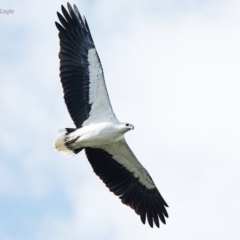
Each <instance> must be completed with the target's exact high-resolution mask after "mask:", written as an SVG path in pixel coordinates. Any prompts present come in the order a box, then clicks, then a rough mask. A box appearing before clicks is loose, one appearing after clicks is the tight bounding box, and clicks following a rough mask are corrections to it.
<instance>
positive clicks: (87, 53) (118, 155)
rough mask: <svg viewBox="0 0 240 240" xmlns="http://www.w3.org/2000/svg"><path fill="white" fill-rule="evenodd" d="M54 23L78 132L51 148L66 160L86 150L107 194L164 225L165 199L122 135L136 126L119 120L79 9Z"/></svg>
mask: <svg viewBox="0 0 240 240" xmlns="http://www.w3.org/2000/svg"><path fill="white" fill-rule="evenodd" d="M62 13H63V15H61V14H60V13H57V14H58V18H59V20H60V22H61V25H60V24H59V23H57V22H56V27H57V28H58V30H59V38H60V53H59V58H60V77H61V82H62V87H63V91H64V99H65V103H66V105H67V108H68V111H69V113H70V116H71V118H72V119H73V122H74V123H75V126H76V128H65V129H64V130H63V131H61V132H60V134H59V135H58V137H57V139H56V141H55V143H54V146H55V149H56V150H58V151H60V152H62V153H63V154H66V155H74V154H77V153H79V152H80V151H81V150H83V149H84V150H85V153H86V156H87V158H88V160H89V162H90V164H91V166H92V168H93V171H94V172H95V173H96V174H97V175H98V176H99V177H100V179H101V180H102V181H103V182H104V183H105V184H106V186H107V187H108V188H109V190H110V191H111V192H113V193H114V194H115V195H117V196H118V197H119V198H120V199H121V201H122V202H123V203H124V204H126V205H128V206H130V207H131V208H132V209H134V210H135V212H136V213H137V214H138V215H140V217H141V220H142V222H143V223H145V221H146V218H147V219H148V223H149V225H150V226H151V227H153V222H154V223H155V225H156V226H157V227H159V219H160V220H161V221H162V222H163V223H164V224H165V217H168V213H167V211H166V207H167V206H168V205H167V203H166V202H165V200H164V199H163V198H162V196H161V194H160V193H159V191H158V189H157V187H156V185H155V184H154V182H153V180H152V178H151V177H150V175H149V173H148V172H147V170H146V169H145V168H144V167H143V166H142V165H141V163H140V162H139V161H138V159H137V158H136V156H135V155H134V154H133V152H132V151H131V149H130V148H129V146H128V144H127V143H126V140H125V138H124V134H125V133H126V132H128V131H130V130H133V129H134V127H133V126H132V125H131V124H129V123H122V122H120V121H118V119H117V117H116V116H115V114H114V112H113V109H112V106H111V103H110V99H109V96H108V92H107V88H106V84H105V80H104V74H103V68H102V65H101V62H100V58H99V56H98V53H97V50H96V47H95V44H94V42H93V39H92V36H91V33H90V30H89V27H88V24H87V21H86V19H85V18H82V17H81V15H80V13H79V11H78V9H77V7H76V6H75V5H74V9H73V8H72V7H71V5H70V4H68V12H67V10H66V9H65V8H64V7H63V6H62Z"/></svg>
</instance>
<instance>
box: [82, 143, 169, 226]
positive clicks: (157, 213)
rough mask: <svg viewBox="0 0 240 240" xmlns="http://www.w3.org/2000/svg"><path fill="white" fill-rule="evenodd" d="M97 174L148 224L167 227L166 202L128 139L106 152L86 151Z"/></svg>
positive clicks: (107, 147) (111, 146) (89, 149)
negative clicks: (161, 223) (162, 224)
mask: <svg viewBox="0 0 240 240" xmlns="http://www.w3.org/2000/svg"><path fill="white" fill-rule="evenodd" d="M85 151H86V155H87V158H88V160H89V162H90V164H91V165H92V168H93V170H94V172H95V173H96V174H97V175H98V176H99V177H100V178H101V179H102V181H103V182H104V183H105V184H106V186H107V187H108V188H109V190H110V191H111V192H113V193H114V194H115V195H117V196H119V198H120V199H121V200H122V202H123V203H124V204H126V205H128V206H130V207H131V208H132V209H134V210H135V212H136V213H137V214H138V215H140V217H141V220H142V222H143V223H144V224H145V220H146V217H147V219H148V223H149V225H150V226H151V227H153V221H154V223H155V225H156V226H157V227H159V219H160V220H161V221H162V222H163V223H164V224H165V217H168V213H167V211H166V208H165V207H168V205H167V203H166V202H165V201H164V199H163V198H162V196H161V194H160V193H159V191H158V189H157V187H156V186H155V184H154V182H153V180H152V178H151V177H150V175H149V173H148V172H147V170H146V169H145V168H144V167H143V166H142V165H141V163H140V162H139V161H138V160H137V158H136V157H135V155H134V154H133V152H132V151H131V149H130V148H129V147H128V145H127V143H126V141H125V140H124V139H122V140H120V141H119V142H117V143H113V144H110V145H107V146H104V147H102V148H86V149H85Z"/></svg>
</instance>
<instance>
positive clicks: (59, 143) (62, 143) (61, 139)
mask: <svg viewBox="0 0 240 240" xmlns="http://www.w3.org/2000/svg"><path fill="white" fill-rule="evenodd" d="M75 130H77V129H76V128H64V129H60V130H59V131H58V132H59V135H58V137H57V139H56V141H55V142H54V148H55V149H56V150H57V151H59V152H61V153H63V154H64V155H67V156H74V155H75V154H77V153H79V152H81V151H82V150H83V148H78V149H71V148H69V147H68V146H67V145H66V138H67V136H68V134H70V133H71V132H74V131H75Z"/></svg>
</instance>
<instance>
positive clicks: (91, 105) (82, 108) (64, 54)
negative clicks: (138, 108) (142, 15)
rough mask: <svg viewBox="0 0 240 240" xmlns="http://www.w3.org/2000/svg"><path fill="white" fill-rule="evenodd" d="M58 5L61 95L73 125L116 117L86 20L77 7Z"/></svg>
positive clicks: (112, 119) (78, 125)
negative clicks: (62, 92) (60, 9)
mask: <svg viewBox="0 0 240 240" xmlns="http://www.w3.org/2000/svg"><path fill="white" fill-rule="evenodd" d="M67 6H68V11H69V13H68V12H67V10H66V9H65V8H64V7H63V6H62V14H63V15H61V14H60V13H57V15H58V18H59V21H60V23H61V25H60V24H59V23H57V22H55V24H56V27H57V28H58V30H59V39H60V53H59V58H60V77H61V82H62V87H63V91H64V99H65V103H66V105H67V108H68V111H69V113H70V115H71V118H72V119H73V121H74V123H75V125H76V126H77V127H78V128H80V127H82V126H84V125H87V124H89V123H98V122H103V121H112V122H113V121H115V122H116V121H118V120H117V119H116V117H115V115H114V112H113V110H112V106H111V103H110V100H109V97H108V92H107V89H106V85H105V80H104V75H103V69H102V65H101V62H100V59H99V57H98V54H97V51H96V48H95V44H94V42H93V39H92V36H91V33H90V30H89V27H88V24H87V21H86V19H85V18H82V17H81V15H80V13H79V11H78V9H77V7H76V6H75V5H74V6H73V7H74V9H72V7H71V5H70V4H69V3H68V4H67Z"/></svg>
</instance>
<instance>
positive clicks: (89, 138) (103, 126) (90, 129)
mask: <svg viewBox="0 0 240 240" xmlns="http://www.w3.org/2000/svg"><path fill="white" fill-rule="evenodd" d="M131 128H132V125H129V127H126V124H125V123H119V124H116V123H113V122H101V123H94V124H89V125H87V126H84V127H82V128H78V129H76V130H74V131H72V132H70V133H69V134H66V132H65V131H63V132H62V133H60V135H59V136H58V138H57V140H56V141H55V148H56V149H57V150H58V151H60V152H63V153H66V154H67V155H68V154H70V155H71V152H72V151H71V150H76V149H79V148H85V147H95V148H98V147H103V146H104V145H109V144H111V143H115V142H118V141H119V140H120V139H122V138H123V135H124V133H126V132H127V131H129V130H131ZM62 141H63V142H64V146H65V145H66V146H67V147H68V148H67V149H66V146H65V147H63V148H61V146H62V144H61V143H62ZM69 150H70V151H69ZM72 154H74V153H73V152H72Z"/></svg>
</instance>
